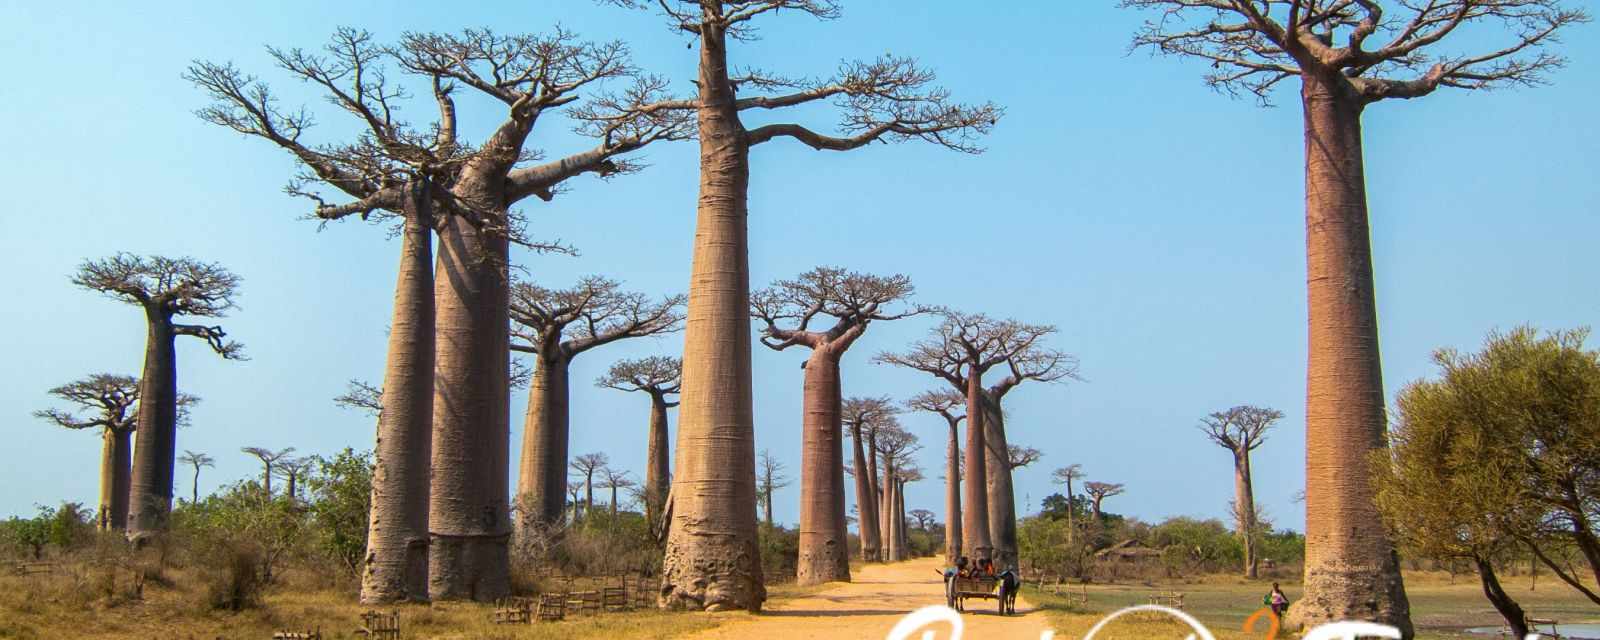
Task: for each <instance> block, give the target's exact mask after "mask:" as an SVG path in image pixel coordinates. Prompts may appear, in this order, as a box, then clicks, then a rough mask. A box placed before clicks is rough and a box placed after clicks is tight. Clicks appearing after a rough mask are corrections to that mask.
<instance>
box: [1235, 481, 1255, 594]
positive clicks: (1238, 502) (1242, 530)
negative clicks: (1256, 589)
mask: <svg viewBox="0 0 1600 640" xmlns="http://www.w3.org/2000/svg"><path fill="white" fill-rule="evenodd" d="M1233 493H1234V508H1235V509H1237V510H1238V512H1239V513H1237V514H1235V515H1237V516H1238V521H1239V535H1240V536H1241V541H1242V542H1243V545H1244V577H1246V578H1255V577H1256V562H1257V560H1256V497H1255V490H1254V489H1253V488H1252V487H1251V486H1250V451H1249V450H1248V449H1245V450H1241V451H1236V452H1234V454H1233Z"/></svg>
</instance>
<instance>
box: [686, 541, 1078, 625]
mask: <svg viewBox="0 0 1600 640" xmlns="http://www.w3.org/2000/svg"><path fill="white" fill-rule="evenodd" d="M941 566H942V565H941V564H940V561H939V559H937V558H923V559H919V560H912V561H908V562H900V563H895V564H891V565H868V566H867V567H866V568H865V569H863V570H862V571H859V572H856V574H855V575H854V576H853V577H854V579H855V581H854V582H851V583H849V584H844V583H840V584H836V585H830V586H829V587H828V588H826V589H825V590H823V591H820V592H818V593H814V594H810V595H806V596H800V597H796V598H786V599H779V600H776V601H773V602H769V603H768V607H767V610H766V611H765V612H763V613H761V614H760V615H750V614H745V613H721V614H716V615H724V616H729V618H730V619H729V620H728V622H727V623H725V624H723V625H720V626H718V627H716V628H715V629H710V630H707V631H703V632H700V633H696V634H693V635H689V636H685V637H686V638H689V639H690V640H735V639H737V640H845V639H847V638H851V639H853V638H862V639H871V640H882V639H883V638H884V636H886V635H887V634H888V633H889V630H890V629H892V628H894V626H895V623H897V622H899V621H900V619H901V618H904V617H905V615H906V614H907V613H910V612H912V611H915V610H917V609H920V608H922V607H925V606H928V605H932V604H944V583H943V581H941V580H940V578H939V576H938V575H937V574H936V572H937V571H938V570H939V569H940V567H941ZM967 604H968V607H967V612H966V613H965V614H962V616H961V618H962V621H963V623H964V625H965V632H964V633H963V635H964V636H965V637H967V638H984V639H986V640H1036V639H1037V638H1039V634H1040V632H1042V631H1044V630H1046V629H1048V628H1049V623H1048V622H1047V621H1046V620H1045V616H1044V614H1043V613H1042V612H1038V611H1036V610H1034V608H1033V606H1032V605H1031V604H1029V603H1028V602H1027V601H1025V600H1021V599H1019V600H1017V613H1016V614H1014V615H1011V616H1004V617H1002V616H999V615H997V614H996V613H995V605H994V601H993V600H970V601H968V603H967ZM924 629H931V630H935V631H936V633H935V637H936V638H939V639H941V640H943V639H945V638H949V637H950V632H949V629H948V625H945V624H943V623H939V624H936V625H934V626H929V627H925V628H924ZM909 637H910V638H912V639H913V640H920V638H921V637H922V631H921V630H918V631H917V632H916V633H914V634H912V635H911V636H909Z"/></svg>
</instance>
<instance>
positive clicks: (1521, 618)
mask: <svg viewBox="0 0 1600 640" xmlns="http://www.w3.org/2000/svg"><path fill="white" fill-rule="evenodd" d="M1473 562H1474V563H1475V564H1476V565H1477V567H1478V580H1479V581H1480V582H1482V583H1483V595H1485V596H1487V597H1488V598H1489V604H1492V605H1494V610H1495V611H1498V612H1499V613H1500V617H1502V618H1505V621H1506V626H1508V627H1510V628H1511V637H1512V638H1526V637H1527V636H1528V614H1527V613H1525V612H1524V611H1523V610H1522V605H1519V604H1517V601H1516V600H1513V599H1511V595H1510V594H1507V593H1506V590H1505V589H1504V588H1502V587H1501V586H1500V579H1499V578H1498V577H1496V576H1495V574H1494V564H1493V563H1491V562H1490V561H1489V560H1487V559H1485V558H1473Z"/></svg>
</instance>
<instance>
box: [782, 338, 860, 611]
mask: <svg viewBox="0 0 1600 640" xmlns="http://www.w3.org/2000/svg"><path fill="white" fill-rule="evenodd" d="M840 385H841V382H840V377H839V358H838V356H837V354H835V353H834V349H833V348H832V346H831V345H830V346H824V347H822V348H819V349H816V350H814V351H812V352H811V356H810V357H809V358H807V359H806V366H805V400H804V402H805V415H804V416H802V418H801V427H800V428H801V437H800V536H799V537H800V539H799V546H800V554H799V562H798V564H797V565H796V568H795V579H796V581H797V582H799V583H800V584H802V585H807V584H820V583H823V582H849V581H850V542H849V540H850V538H849V536H850V533H849V530H848V528H847V525H846V523H845V509H844V491H845V489H844V434H843V432H842V427H841V424H840V414H841V411H842V409H841V404H842V397H841V396H842V392H841V390H840ZM771 508H772V496H771V495H770V494H768V496H767V509H768V511H769V512H770V510H771Z"/></svg>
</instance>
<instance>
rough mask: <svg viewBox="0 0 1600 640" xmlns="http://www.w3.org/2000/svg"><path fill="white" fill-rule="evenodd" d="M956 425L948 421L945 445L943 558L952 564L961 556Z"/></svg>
mask: <svg viewBox="0 0 1600 640" xmlns="http://www.w3.org/2000/svg"><path fill="white" fill-rule="evenodd" d="M958 426H959V425H958V424H957V423H955V422H951V423H950V442H949V443H947V444H946V445H945V468H944V477H945V482H944V559H945V562H947V563H952V564H954V563H955V561H956V558H958V557H960V556H961V435H960V429H959V428H958Z"/></svg>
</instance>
